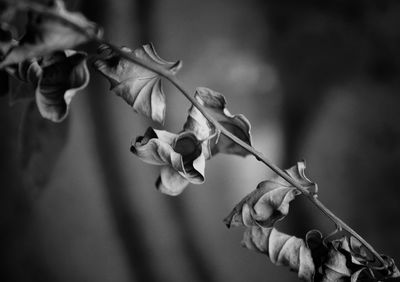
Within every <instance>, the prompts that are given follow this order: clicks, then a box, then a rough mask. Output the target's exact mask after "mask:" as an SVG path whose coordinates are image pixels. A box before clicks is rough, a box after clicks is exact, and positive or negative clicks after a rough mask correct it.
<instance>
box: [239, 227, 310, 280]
mask: <svg viewBox="0 0 400 282" xmlns="http://www.w3.org/2000/svg"><path fill="white" fill-rule="evenodd" d="M242 245H243V246H244V247H246V248H248V249H250V250H254V251H257V252H260V253H263V254H266V255H267V256H268V257H269V258H270V260H271V262H272V263H274V264H276V265H283V266H287V267H289V268H290V269H291V270H293V271H296V272H297V275H298V277H299V278H300V279H302V280H304V281H313V277H314V273H315V267H314V263H313V259H312V257H311V251H310V249H309V248H308V247H307V245H306V244H305V242H304V240H302V239H300V238H297V237H295V236H289V235H287V234H285V233H282V232H279V231H278V230H276V229H275V228H264V227H260V226H252V227H248V228H247V229H246V231H245V233H244V237H243V241H242Z"/></svg>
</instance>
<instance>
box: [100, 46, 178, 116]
mask: <svg viewBox="0 0 400 282" xmlns="http://www.w3.org/2000/svg"><path fill="white" fill-rule="evenodd" d="M121 50H122V51H123V52H126V53H128V54H129V55H131V56H133V57H134V58H137V59H139V60H141V61H143V62H148V63H151V64H157V65H159V66H160V67H162V68H163V69H165V71H168V72H169V73H171V74H176V73H177V72H178V70H179V69H180V68H181V66H182V64H181V62H180V61H177V62H167V61H165V60H163V59H161V58H160V56H158V54H157V53H156V51H155V50H154V47H153V45H151V44H148V45H144V46H142V47H140V48H138V49H136V50H134V51H132V50H131V49H129V48H127V47H122V48H121ZM99 52H100V54H101V55H103V56H104V58H103V59H99V60H97V61H95V63H94V67H95V68H96V69H97V70H98V71H99V72H100V73H101V74H103V75H104V76H105V77H106V78H107V79H108V80H109V82H110V85H111V86H110V89H111V90H112V91H113V92H114V93H115V94H116V95H118V96H120V97H122V98H123V99H124V100H125V101H126V102H127V103H128V104H129V105H130V106H132V107H133V109H134V110H135V111H136V112H138V113H140V114H143V115H145V116H147V117H149V118H151V119H152V120H154V121H156V122H159V123H161V124H162V123H164V120H165V106H166V104H165V94H164V92H163V88H162V84H161V76H160V75H159V74H157V73H155V72H153V71H151V70H149V69H147V68H145V67H142V66H140V65H138V64H135V63H133V62H131V61H128V60H126V59H125V58H122V57H121V56H120V55H119V54H117V53H114V52H113V51H112V50H111V49H110V48H109V47H108V46H106V45H102V46H100V48H99Z"/></svg>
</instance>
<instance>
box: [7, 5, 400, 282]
mask: <svg viewBox="0 0 400 282" xmlns="http://www.w3.org/2000/svg"><path fill="white" fill-rule="evenodd" d="M68 6H69V7H70V8H71V9H74V10H80V11H82V12H83V13H84V14H85V15H86V16H87V17H88V18H90V19H91V20H93V21H96V22H98V23H99V24H100V25H102V26H103V27H104V30H105V37H106V38H108V39H109V40H110V41H111V42H113V43H115V44H116V45H125V46H129V47H131V48H136V47H138V46H140V45H141V44H144V43H147V42H150V41H151V42H153V43H154V44H155V46H156V49H157V50H158V53H159V54H160V56H161V57H163V58H164V59H167V60H170V61H173V60H176V59H182V60H183V62H184V67H183V69H182V70H181V72H180V74H179V78H180V79H181V80H182V81H183V82H184V85H185V86H186V87H187V88H189V89H193V91H194V89H195V87H198V86H206V87H209V88H212V89H214V90H216V91H219V92H222V93H224V94H225V96H226V97H227V100H228V107H229V108H230V110H231V112H232V113H243V114H245V115H246V116H247V117H248V118H249V120H250V121H251V123H252V133H253V138H254V144H255V147H256V148H258V149H259V150H260V151H262V152H263V153H265V155H267V156H268V157H269V158H270V159H271V160H273V161H274V162H276V163H277V164H279V166H281V167H284V168H286V167H289V166H292V165H294V164H295V163H296V161H298V160H300V159H305V160H306V161H307V166H308V175H309V176H310V178H311V179H313V180H314V181H316V182H317V183H318V184H319V189H320V199H321V200H322V201H323V202H324V203H325V204H326V205H327V206H328V207H330V208H331V209H332V210H333V211H334V212H335V213H336V214H337V215H338V216H339V217H341V218H342V219H343V220H344V221H346V222H347V223H349V224H350V225H351V226H352V227H353V228H354V229H356V230H357V231H359V233H360V234H361V235H362V236H364V237H365V238H366V239H367V240H368V241H369V242H370V243H371V244H372V245H373V246H374V247H375V248H376V250H377V251H378V252H381V253H385V254H387V255H390V256H392V257H394V259H395V260H397V261H399V260H400V254H399V251H400V244H399V242H398V238H400V227H399V218H400V207H399V195H400V192H399V185H398V181H399V174H400V125H399V121H400V116H399V115H400V114H399V106H400V97H399V95H398V92H399V89H400V84H399V81H400V56H399V50H400V28H399V27H400V2H399V1H386V0H384V1H344V0H343V1H287V0H286V1H262V0H249V1H239V0H237V1H236V0H235V1H233V0H229V1H228V0H219V1H215V0H204V1H194V0H191V1H183V0H181V1H179V0H163V1H157V0H131V1H126V0H113V1H107V0H98V1H89V0H87V1H81V2H79V1H69V2H68ZM88 48H89V49H90V46H89V47H88ZM164 85H165V92H166V94H167V97H168V108H167V122H166V125H165V128H167V129H168V130H171V131H175V132H177V131H179V130H180V129H181V127H182V124H183V122H184V120H185V118H186V110H187V109H188V108H189V104H188V102H186V101H185V99H183V98H182V97H181V96H180V95H179V93H178V92H177V90H175V89H174V88H172V87H171V86H170V85H169V84H168V83H165V84H164ZM108 87H109V85H108V83H107V82H106V81H105V80H104V79H102V78H101V77H100V76H99V75H98V74H97V73H92V77H91V84H90V86H89V87H88V88H87V89H86V90H85V91H82V92H81V93H80V94H78V95H77V97H76V98H75V99H74V100H73V102H72V111H71V115H70V118H69V120H68V121H67V122H65V123H64V125H61V126H64V127H66V128H67V129H68V134H67V136H65V138H62V140H64V141H62V142H65V143H66V144H65V148H64V149H63V150H62V152H61V154H60V156H59V158H58V162H56V164H55V165H53V163H52V162H49V164H48V166H45V167H44V168H43V169H44V170H45V171H46V172H50V171H52V177H51V179H50V180H49V181H48V182H47V184H46V185H33V184H32V182H31V181H29V179H27V176H26V175H25V174H23V173H22V172H21V170H20V169H19V156H18V152H19V143H18V141H17V140H18V130H19V128H20V120H21V113H22V112H23V111H24V107H26V105H24V104H23V103H22V104H18V105H15V106H13V107H9V105H8V102H7V99H6V98H2V101H1V102H2V103H1V104H0V118H1V122H0V130H1V138H0V154H1V155H0V156H1V158H0V162H1V164H0V168H1V169H0V177H1V178H0V179H1V188H0V255H1V264H0V275H1V276H0V281H38V282H39V281H66V282H67V281H68V282H75V281H79V282H80V281H97V282H103V281H104V282H105V281H119V282H123V281H150V282H152V281H174V282H175V281H210V282H213V281H229V282H235V281H237V282H239V281H296V274H294V273H291V272H289V271H288V270H287V269H286V268H282V267H275V266H273V265H272V264H271V263H270V262H269V260H268V258H267V257H265V256H263V255H260V254H256V253H253V252H250V251H248V250H246V249H243V248H241V247H240V244H239V243H240V240H241V236H242V233H243V230H242V229H233V230H228V229H227V228H226V227H225V226H224V224H223V223H222V219H223V218H224V217H225V216H226V215H227V214H228V213H229V212H230V210H231V208H232V207H233V206H234V205H235V204H236V202H238V201H239V200H240V199H241V198H242V197H243V196H244V195H246V194H247V193H249V192H250V191H252V190H253V189H254V188H255V187H256V185H257V184H258V182H260V181H262V180H264V179H266V178H267V177H269V176H271V172H270V171H269V170H268V169H267V168H266V167H264V166H262V165H261V163H258V162H257V161H255V160H254V158H251V157H247V158H245V159H243V158H240V157H233V156H218V157H215V158H214V159H212V160H211V161H209V162H208V163H207V167H206V177H207V180H206V183H205V184H204V185H201V186H194V185H191V186H190V187H189V188H188V189H187V190H186V191H185V192H184V193H183V194H182V195H181V196H179V197H168V196H165V195H162V194H160V193H159V192H157V191H156V190H155V189H154V182H155V180H156V177H157V175H158V168H157V167H152V166H150V165H147V164H144V163H142V162H140V161H139V160H138V159H137V158H135V156H133V155H132V154H131V153H130V152H129V147H130V141H131V140H132V139H133V138H135V137H136V136H137V135H141V134H142V133H143V132H144V131H145V129H146V128H147V126H148V125H149V124H151V123H150V122H149V120H147V119H145V118H143V117H140V116H138V115H136V114H134V113H133V112H132V109H131V108H130V107H129V106H127V105H126V104H125V103H124V102H123V101H122V100H121V99H120V98H118V97H116V96H114V95H113V94H112V93H111V92H109V91H108ZM63 137H64V136H63ZM26 138H33V137H29V136H27V137H26ZM60 142H61V141H60ZM44 143H46V142H44ZM49 143H50V144H51V141H50V140H49ZM49 146H50V145H49ZM56 151H57V150H55V152H56ZM43 186H44V187H43ZM278 227H279V228H280V229H281V230H284V231H286V232H288V233H291V234H296V235H297V236H304V234H305V232H306V231H307V230H309V229H310V228H319V229H321V230H323V231H324V232H330V231H332V230H333V229H334V226H332V225H331V224H330V223H329V222H328V221H327V220H326V219H325V218H324V217H322V216H320V215H319V212H318V211H317V210H316V209H315V208H313V207H312V206H311V204H309V203H308V202H306V201H304V200H298V201H296V202H295V203H294V205H293V206H291V213H290V215H289V217H288V219H287V220H285V222H282V223H279V224H278Z"/></svg>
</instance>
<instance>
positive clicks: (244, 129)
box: [184, 87, 251, 156]
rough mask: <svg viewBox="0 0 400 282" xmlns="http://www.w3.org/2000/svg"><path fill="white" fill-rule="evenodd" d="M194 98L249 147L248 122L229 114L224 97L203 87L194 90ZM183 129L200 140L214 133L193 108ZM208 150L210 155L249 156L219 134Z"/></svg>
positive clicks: (212, 139) (244, 118)
mask: <svg viewBox="0 0 400 282" xmlns="http://www.w3.org/2000/svg"><path fill="white" fill-rule="evenodd" d="M195 98H196V100H197V101H198V102H199V103H200V105H202V106H203V107H204V108H205V109H207V110H208V111H209V113H210V114H211V115H212V116H213V117H214V118H215V119H216V120H217V121H218V122H219V123H220V124H222V125H223V126H224V127H225V128H226V129H227V130H228V131H229V132H231V133H232V134H233V135H235V136H236V137H238V138H239V139H241V140H242V141H244V142H245V143H247V144H249V145H250V146H251V134H250V129H251V126H250V122H249V121H248V119H247V118H246V117H245V116H244V115H232V114H231V113H230V112H229V110H228V109H227V108H226V100H225V97H224V95H222V94H221V93H218V92H216V91H213V90H211V89H208V88H205V87H199V88H197V89H196V93H195ZM184 129H185V130H187V131H193V132H195V134H196V135H197V136H198V138H200V139H206V138H208V137H210V135H212V133H213V132H215V128H214V126H213V125H212V124H210V123H209V122H208V121H207V119H206V118H205V117H204V116H203V114H202V113H201V112H200V111H199V110H198V109H197V108H196V107H195V106H192V107H191V108H190V109H189V116H188V119H187V121H186V123H185V125H184ZM209 150H210V155H215V154H217V153H224V154H235V155H240V156H246V155H248V154H249V152H248V151H247V150H245V149H243V148H242V147H241V146H239V145H238V144H236V143H235V142H233V141H232V140H230V139H229V138H227V137H225V136H223V135H221V136H219V134H217V135H216V136H215V137H213V138H211V139H210V140H209Z"/></svg>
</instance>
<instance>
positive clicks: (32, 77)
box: [7, 50, 89, 122]
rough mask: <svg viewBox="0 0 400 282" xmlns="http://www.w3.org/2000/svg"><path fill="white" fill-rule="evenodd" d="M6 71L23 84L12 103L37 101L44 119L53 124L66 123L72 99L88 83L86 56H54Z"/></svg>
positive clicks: (69, 53) (70, 52)
mask: <svg viewBox="0 0 400 282" xmlns="http://www.w3.org/2000/svg"><path fill="white" fill-rule="evenodd" d="M7 71H8V72H9V73H10V74H11V75H12V76H13V77H14V78H16V79H18V80H19V81H20V82H21V84H23V87H22V89H21V90H18V91H17V90H16V91H13V94H12V95H10V103H11V104H14V103H16V102H18V101H21V100H22V101H23V100H26V99H33V98H36V104H37V106H38V109H39V112H40V114H41V115H42V117H44V118H46V119H49V120H51V121H53V122H61V121H63V120H64V119H65V117H66V116H67V114H68V111H69V105H70V103H71V100H72V98H73V97H74V96H75V94H76V93H77V92H78V91H80V90H82V89H83V88H85V87H86V86H87V84H88V83H89V71H88V69H87V65H86V54H85V53H83V52H76V51H73V50H66V51H58V52H54V53H53V54H52V55H50V56H45V57H44V58H43V59H40V60H39V61H38V60H36V59H30V60H27V61H24V62H21V63H19V64H17V65H13V66H10V67H7ZM27 86H29V87H27ZM31 89H33V90H34V92H33V91H32V90H31Z"/></svg>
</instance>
